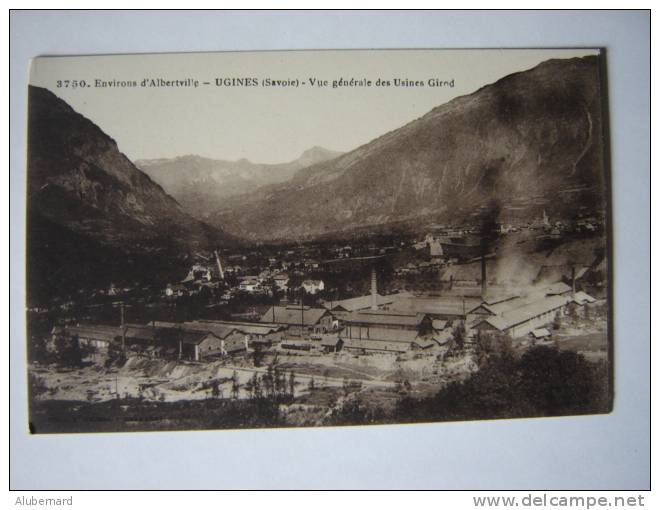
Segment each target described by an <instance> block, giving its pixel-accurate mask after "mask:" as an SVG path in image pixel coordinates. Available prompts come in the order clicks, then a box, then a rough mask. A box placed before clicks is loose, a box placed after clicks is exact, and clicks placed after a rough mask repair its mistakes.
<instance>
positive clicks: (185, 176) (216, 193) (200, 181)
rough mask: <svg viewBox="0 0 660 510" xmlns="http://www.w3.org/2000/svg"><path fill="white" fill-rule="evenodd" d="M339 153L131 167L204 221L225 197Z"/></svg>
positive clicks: (319, 150) (315, 150) (192, 159)
mask: <svg viewBox="0 0 660 510" xmlns="http://www.w3.org/2000/svg"><path fill="white" fill-rule="evenodd" d="M340 154H341V153H340V152H336V151H331V150H328V149H324V148H323V147H312V148H311V149H308V150H306V151H305V152H303V154H302V155H301V156H300V157H299V158H297V159H295V160H293V161H290V162H288V163H280V164H260V163H253V162H251V161H248V160H247V159H241V160H238V161H225V160H220V159H209V158H203V157H201V156H196V155H187V156H181V157H177V158H172V159H143V160H137V161H136V162H135V165H136V166H137V167H138V168H139V169H140V170H142V171H143V172H144V173H146V174H147V175H149V176H150V177H151V178H152V179H153V180H154V181H155V182H157V183H158V184H160V185H161V186H162V187H163V188H164V189H165V190H167V192H168V193H169V194H170V195H172V196H173V197H174V198H175V199H176V200H177V201H178V202H179V203H180V204H181V205H182V206H183V207H184V208H185V209H186V210H187V211H188V212H190V213H191V214H193V215H195V216H197V217H198V218H204V217H205V216H207V215H208V214H209V213H210V212H215V211H216V210H218V209H219V208H221V207H223V206H224V202H225V199H227V198H229V197H232V196H235V195H240V194H244V193H248V192H250V191H252V190H254V189H255V188H258V187H261V186H265V185H268V184H276V183H281V182H285V181H288V180H289V179H291V178H292V177H293V176H294V174H295V173H296V172H297V171H298V170H300V169H301V168H305V167H307V166H310V165H313V164H316V163H321V162H323V161H327V160H329V159H333V158H335V157H337V156H339V155H340Z"/></svg>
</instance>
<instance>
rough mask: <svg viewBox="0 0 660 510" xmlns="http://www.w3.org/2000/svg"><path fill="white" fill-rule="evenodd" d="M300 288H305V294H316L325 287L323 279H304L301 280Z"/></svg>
mask: <svg viewBox="0 0 660 510" xmlns="http://www.w3.org/2000/svg"><path fill="white" fill-rule="evenodd" d="M302 288H303V289H305V292H307V294H316V293H318V292H321V291H322V290H323V289H325V284H324V283H323V280H304V281H303V282H302Z"/></svg>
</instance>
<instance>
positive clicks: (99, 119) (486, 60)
mask: <svg viewBox="0 0 660 510" xmlns="http://www.w3.org/2000/svg"><path fill="white" fill-rule="evenodd" d="M595 53H597V51H595V50H586V49H581V50H557V49H554V50H487V51H484V50H424V51H419V50H397V51H389V50H388V51H362V50H360V51H290V52H284V51H282V52H279V51H278V52H227V53H192V54H160V55H112V56H101V57H98V56H90V57H44V58H38V59H35V60H34V61H33V63H32V70H31V76H30V83H31V84H33V85H39V86H42V87H45V88H48V89H49V90H51V91H52V92H54V93H55V94H56V95H58V96H59V97H61V98H62V99H64V100H65V101H66V102H67V103H69V104H70V105H71V106H72V107H73V108H74V109H75V110H76V111H78V112H79V113H81V114H83V115H85V116H86V117H88V118H90V119H91V120H93V121H94V122H95V123H96V124H97V125H99V126H100V128H101V129H103V130H104V131H105V132H106V133H107V134H109V135H110V136H111V137H113V138H114V139H115V140H116V141H117V143H118V145H119V149H120V150H121V151H122V152H124V153H125V154H126V155H127V156H128V157H129V158H131V159H133V160H136V159H143V158H170V157H175V156H181V155H185V154H198V155H200V156H206V157H211V158H218V159H228V160H236V159H240V158H247V159H249V160H251V161H255V162H260V163H277V162H284V161H290V160H293V159H295V158H297V157H298V156H299V155H300V154H301V153H302V152H303V151H305V150H306V149H308V148H310V147H313V146H315V145H319V146H322V147H326V148H328V149H333V150H341V151H349V150H351V149H354V148H356V147H358V146H360V145H362V144H364V143H366V142H369V141H370V140H372V139H374V138H376V137H377V136H380V135H382V134H384V133H386V132H388V131H391V130H393V129H396V128H398V127H401V126H402V125H404V124H406V123H408V122H410V121H412V120H414V119H416V118H418V117H421V116H422V115H424V114H425V113H427V112H428V111H429V110H431V109H432V108H433V107H435V106H438V105H441V104H443V103H446V102H447V101H449V100H450V99H452V98H454V97H456V96H461V95H464V94H469V93H471V92H474V91H475V90H477V89H479V88H480V87H482V86H483V85H486V84H489V83H492V82H494V81H496V80H498V79H499V78H502V77H503V76H506V75H508V74H511V73H513V72H516V71H522V70H526V69H530V68H532V67H534V66H535V65H537V64H539V63H540V62H542V61H544V60H547V59H550V58H571V57H575V56H584V55H588V54H595ZM145 78H147V79H152V78H153V79H156V78H162V79H165V80H176V79H180V80H186V79H188V78H190V79H196V80H199V82H200V85H199V87H197V88H194V87H160V88H151V87H149V88H146V87H141V86H140V84H141V82H142V81H143V80H144V79H145ZM216 78H254V79H256V81H257V82H258V83H259V86H249V87H241V86H237V87H227V86H224V85H223V86H221V87H219V86H216V84H215V80H216ZM266 78H271V79H275V80H287V79H294V80H295V79H298V81H299V83H300V86H299V87H263V86H262V80H264V79H266ZM310 78H317V79H320V80H329V82H330V84H329V86H328V87H323V88H319V87H316V86H311V84H310ZM339 78H343V79H349V80H350V79H351V78H354V79H357V80H361V79H370V80H371V81H372V82H373V83H372V86H371V87H338V88H332V81H333V80H338V79H339ZM379 78H381V79H385V80H389V81H390V82H391V83H392V82H393V79H394V78H401V79H408V80H419V81H422V82H424V86H423V87H394V86H390V87H382V86H376V80H378V79H379ZM97 79H98V80H104V81H111V80H118V81H135V82H137V84H138V86H137V87H124V88H116V87H96V86H94V85H95V82H96V80H97ZM429 79H439V80H443V81H447V80H452V79H453V80H454V87H453V88H451V87H446V86H444V87H430V86H428V80H429ZM58 80H85V81H86V82H87V84H88V87H86V88H76V89H73V88H65V87H64V86H61V87H59V88H58V87H57V81H58ZM205 81H206V82H209V83H210V85H203V84H202V82H205ZM302 82H305V83H306V84H305V85H303V84H302ZM63 85H64V84H63Z"/></svg>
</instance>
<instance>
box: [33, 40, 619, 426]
mask: <svg viewBox="0 0 660 510" xmlns="http://www.w3.org/2000/svg"><path fill="white" fill-rule="evenodd" d="M605 69H606V68H605V54H604V52H603V51H602V50H599V49H597V48H596V49H585V48H580V49H507V50H494V49H482V50H387V51H385V50H364V51H363V50H359V51H358V50H354V51H268V52H226V53H199V54H157V55H156V54H154V55H111V56H84V57H43V58H36V59H34V60H33V61H32V65H31V74H30V83H29V101H28V148H27V213H26V214H27V234H26V235H27V255H26V258H27V264H26V271H27V282H28V284H27V285H28V288H27V303H26V313H27V324H28V335H27V346H26V348H27V355H28V379H27V380H28V384H29V399H30V401H29V428H30V430H31V432H33V433H37V434H39V433H67V432H130V431H155V430H195V429H225V428H234V429H240V428H253V427H312V426H333V425H364V424H392V423H417V422H441V421H448V420H475V419H499V418H524V417H545V416H568V415H578V414H593V413H607V412H609V411H610V410H611V409H612V403H613V396H612V374H613V367H612V362H613V359H612V342H613V339H612V335H611V323H612V320H611V318H612V315H613V312H612V308H611V307H612V300H611V295H612V286H611V281H612V279H611V270H610V267H611V265H610V257H611V249H610V245H611V243H610V234H609V233H610V232H611V225H610V215H609V209H610V206H609V202H610V198H609V197H610V175H609V174H610V170H609V166H608V165H609V157H608V135H607V133H608V126H607V118H608V117H607V101H606V98H607V90H606V87H607V80H606V78H605ZM26 426H28V424H26Z"/></svg>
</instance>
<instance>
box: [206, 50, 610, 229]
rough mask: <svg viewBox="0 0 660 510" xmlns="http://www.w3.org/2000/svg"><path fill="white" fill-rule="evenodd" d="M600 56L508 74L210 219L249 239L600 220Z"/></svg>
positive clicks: (556, 61) (240, 200) (233, 200)
mask: <svg viewBox="0 0 660 510" xmlns="http://www.w3.org/2000/svg"><path fill="white" fill-rule="evenodd" d="M598 59H599V57H597V56H589V57H584V58H572V59H553V60H549V61H546V62H544V63H542V64H540V65H538V66H537V67H535V68H533V69H531V70H528V71H524V72H519V73H515V74H511V75H509V76H506V77H504V78H502V79H500V80H499V81H497V82H496V83H493V84H491V85H487V86H484V87H482V88H481V89H479V90H478V91H476V92H475V93H473V94H470V95H467V96H462V97H458V98H455V99H453V100H451V101H450V102H448V103H446V104H443V105H441V106H438V107H436V108H434V109H433V110H431V111H430V112H429V113H427V114H426V115H424V116H423V117H421V118H419V119H417V120H414V121H412V122H410V123H409V124H407V125H405V126H403V127H401V128H399V129H397V130H394V131H392V132H389V133H387V134H385V135H383V136H381V137H379V138H377V139H375V140H373V141H371V142H369V143H367V144H365V145H363V146H361V147H359V148H357V149H355V150H353V151H351V152H348V153H346V154H344V155H342V156H339V157H337V158H334V159H332V160H329V161H325V162H321V163H318V164H315V165H312V166H309V167H307V168H304V169H302V170H300V171H299V172H297V173H296V174H295V175H294V176H293V178H292V179H291V180H289V181H287V182H285V183H280V184H274V185H269V186H266V187H263V188H260V189H258V190H256V191H255V192H252V193H249V194H245V195H241V196H238V197H233V198H231V199H229V200H227V203H226V204H225V206H224V207H223V206H220V207H219V208H218V211H217V212H216V213H214V214H212V215H211V216H210V217H209V218H208V219H209V221H210V222H211V223H212V224H215V225H222V226H223V228H226V229H227V230H228V231H230V232H232V233H234V234H236V235H240V236H245V237H248V238H251V239H257V240H292V239H301V238H310V237H312V238H313V237H319V236H324V235H329V234H341V233H342V232H344V233H348V232H352V231H355V230H357V229H366V228H370V229H374V228H380V227H382V226H384V225H389V224H395V223H397V224H401V223H402V222H408V223H409V224H411V225H419V224H420V221H429V222H431V221H435V222H441V223H447V222H449V223H455V222H460V221H464V220H466V219H468V220H469V218H470V217H477V216H479V215H480V214H482V213H483V211H484V210H488V211H490V212H489V214H490V215H491V216H493V220H494V221H497V220H502V221H510V220H512V219H516V218H517V219H520V218H523V219H524V218H530V216H531V217H533V216H535V215H540V214H541V212H542V211H543V210H544V209H545V210H547V212H548V214H550V215H552V216H553V218H557V219H560V218H566V217H573V216H575V215H576V214H578V213H584V214H587V213H589V214H590V213H593V214H600V213H601V212H602V211H603V210H604V207H605V181H604V177H605V176H604V169H603V139H602V126H601V93H600V77H599V72H600V70H599V60H598Z"/></svg>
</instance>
